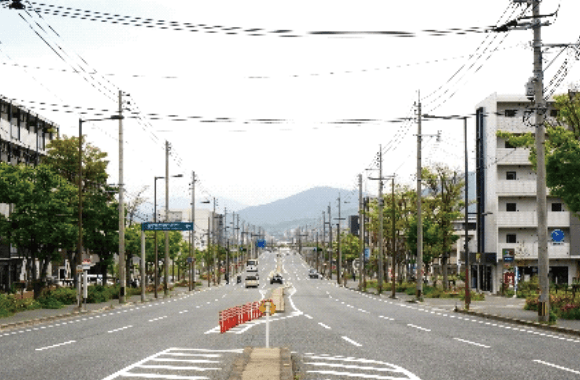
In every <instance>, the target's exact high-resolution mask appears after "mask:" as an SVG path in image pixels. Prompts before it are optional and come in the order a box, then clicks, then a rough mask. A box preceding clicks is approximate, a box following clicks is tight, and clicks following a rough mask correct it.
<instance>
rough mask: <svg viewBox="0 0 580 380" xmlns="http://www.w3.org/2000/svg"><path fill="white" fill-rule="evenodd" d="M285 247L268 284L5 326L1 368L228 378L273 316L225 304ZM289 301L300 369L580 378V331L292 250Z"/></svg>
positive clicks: (245, 297)
mask: <svg viewBox="0 0 580 380" xmlns="http://www.w3.org/2000/svg"><path fill="white" fill-rule="evenodd" d="M276 260H277V258H276V254H275V253H270V252H266V253H264V254H263V255H262V256H261V257H260V265H259V268H260V286H259V287H258V288H257V289H245V287H244V284H243V283H242V284H232V285H227V286H219V287H214V288H211V289H209V290H206V291H203V292H196V293H192V294H189V295H186V296H184V297H180V298H173V299H168V300H165V301H159V302H152V303H145V304H140V305H135V306H131V307H123V308H118V309H116V310H114V311H110V312H106V313H102V314H92V315H90V316H86V317H79V318H75V319H69V320H64V321H57V322H54V323H52V324H44V325H36V326H32V327H26V328H22V329H21V330H14V331H11V332H7V333H3V334H0V352H2V365H1V366H0V379H31V380H32V379H43V380H44V379H58V380H68V379H70V380H78V379H97V380H100V379H103V380H112V379H126V378H132V379H226V378H227V376H228V372H229V369H230V366H231V364H232V362H233V360H235V358H236V357H237V356H238V355H239V353H241V351H242V349H243V348H244V347H247V346H264V345H265V324H264V322H265V321H264V320H263V319H260V320H255V321H253V322H250V323H247V324H244V325H241V326H238V327H236V328H234V329H232V330H230V331H228V332H227V333H225V334H220V333H219V329H218V327H217V323H218V312H219V310H223V309H226V308H229V307H232V306H235V305H241V304H244V303H246V302H250V301H257V300H260V299H262V298H263V297H264V294H266V292H267V291H268V290H269V289H270V288H272V287H276V286H279V285H277V284H274V285H270V284H269V282H268V281H267V276H268V274H269V273H270V272H271V271H272V270H273V269H274V268H275V267H276ZM282 269H283V276H284V280H285V282H286V285H288V286H289V287H288V288H287V289H286V295H287V297H286V310H285V312H283V313H280V314H276V315H275V316H273V317H272V318H271V324H270V345H271V346H286V347H289V348H290V349H291V351H292V352H293V354H294V355H295V357H296V358H297V359H298V367H299V370H300V372H301V375H302V377H301V379H423V380H427V379H433V380H435V379H441V380H449V379H478V380H481V379H490V380H491V379H493V380H496V379H576V380H578V379H580V361H579V360H578V357H579V355H578V352H579V350H580V340H579V339H576V338H573V337H570V336H564V335H562V336H558V335H555V334H552V333H547V332H543V331H540V330H538V331H536V330H534V329H530V328H520V326H516V325H509V324H506V323H496V322H491V321H488V320H485V319H478V318H472V317H463V316H462V315H459V314H455V313H453V312H452V311H451V310H439V309H434V308H427V307H424V306H421V305H420V304H412V303H405V302H401V301H399V300H391V299H390V298H388V297H387V296H382V297H378V296H370V295H366V294H361V293H359V292H355V291H351V290H348V289H345V288H341V287H337V286H335V284H334V283H333V282H330V281H327V280H316V279H309V278H308V266H307V265H306V263H305V262H304V261H303V260H302V259H301V258H300V256H298V255H293V254H290V255H287V256H286V255H285V256H283V257H282Z"/></svg>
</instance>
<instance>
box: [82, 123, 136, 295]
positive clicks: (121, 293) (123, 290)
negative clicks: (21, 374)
mask: <svg viewBox="0 0 580 380" xmlns="http://www.w3.org/2000/svg"><path fill="white" fill-rule="evenodd" d="M105 120H123V116H122V115H112V116H110V117H106V118H101V119H87V120H83V119H80V118H79V222H78V227H79V239H78V247H77V250H78V253H77V257H76V264H77V266H78V265H81V262H82V260H81V256H82V252H83V123H86V122H96V121H105ZM119 207H123V206H122V205H121V203H120V202H119ZM121 233H122V231H119V239H121ZM121 253H122V252H119V272H120V273H119V279H121V278H123V279H124V276H123V277H121V276H122V274H123V272H122V271H121V268H123V270H124V265H123V266H121V263H122V261H121ZM123 256H124V255H123ZM122 259H123V260H124V259H125V258H124V257H123V258H122ZM76 278H77V277H76V276H75V279H76ZM77 281H78V280H77ZM124 297H125V286H124V284H123V283H122V282H121V287H120V289H119V300H121V298H124ZM120 302H121V301H120Z"/></svg>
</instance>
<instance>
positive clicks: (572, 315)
mask: <svg viewBox="0 0 580 380" xmlns="http://www.w3.org/2000/svg"><path fill="white" fill-rule="evenodd" d="M560 318H563V319H580V305H573V304H568V305H565V306H564V307H563V308H562V309H561V312H560Z"/></svg>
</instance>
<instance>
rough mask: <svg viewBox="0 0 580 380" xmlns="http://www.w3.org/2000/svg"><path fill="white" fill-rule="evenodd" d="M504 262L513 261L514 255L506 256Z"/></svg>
mask: <svg viewBox="0 0 580 380" xmlns="http://www.w3.org/2000/svg"><path fill="white" fill-rule="evenodd" d="M503 262H504V263H513V262H514V257H513V256H504V258H503Z"/></svg>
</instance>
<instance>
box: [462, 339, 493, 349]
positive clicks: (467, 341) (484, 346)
mask: <svg viewBox="0 0 580 380" xmlns="http://www.w3.org/2000/svg"><path fill="white" fill-rule="evenodd" d="M453 339H455V340H458V341H460V342H463V343H467V344H473V345H474V346H478V347H483V348H491V346H486V345H485V344H481V343H475V342H471V341H469V340H465V339H459V338H453Z"/></svg>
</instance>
